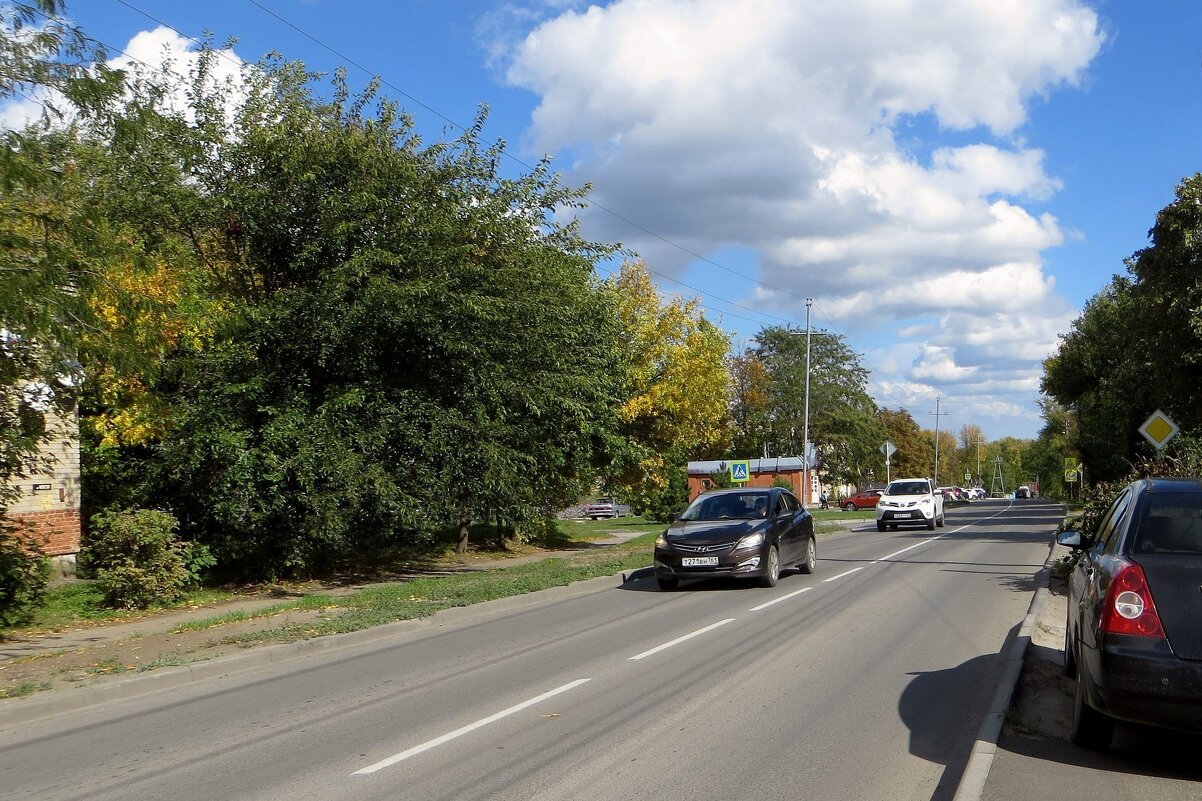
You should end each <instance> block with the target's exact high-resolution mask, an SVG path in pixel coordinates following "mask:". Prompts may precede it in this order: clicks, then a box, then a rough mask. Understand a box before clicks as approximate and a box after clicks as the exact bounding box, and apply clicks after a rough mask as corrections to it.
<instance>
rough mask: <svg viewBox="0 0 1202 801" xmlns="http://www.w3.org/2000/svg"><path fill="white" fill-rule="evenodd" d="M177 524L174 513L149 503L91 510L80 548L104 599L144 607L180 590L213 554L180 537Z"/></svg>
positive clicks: (120, 605) (125, 606)
mask: <svg viewBox="0 0 1202 801" xmlns="http://www.w3.org/2000/svg"><path fill="white" fill-rule="evenodd" d="M178 527H179V523H178V522H177V521H176V519H175V516H174V515H172V514H170V513H168V512H161V511H154V510H150V509H134V510H124V511H117V510H113V511H108V512H101V513H100V514H97V515H93V517H92V520H91V530H90V532H89V537H88V541H87V543H86V545H85V546H84V551H85V554H86V559H87V563H88V564H89V565H90V566H91V568H92V569H93V571H94V572H95V576H96V584H97V586H98V587H99V588H100V591H101V592H102V593H103V594H104V599H105V603H107V604H109V605H110V606H114V607H118V608H123V609H145V608H146V607H148V606H153V605H154V604H159V603H169V602H171V601H176V600H178V599H179V598H180V597H181V596H182V595H183V593H184V590H185V589H186V588H187V587H188V585H189V584H191V583H193V581H194V580H195V578H196V576H197V573H198V572H199V571H200V570H202V569H203V567H204V563H205V557H206V555H207V558H208V559H209V560H211V559H212V555H211V554H208V549H207V548H204V546H196V545H191V544H188V543H183V542H180V541H179V540H178V539H177V538H176V530H177V529H178ZM199 549H203V550H199ZM189 560H190V561H189ZM210 564H211V562H210Z"/></svg>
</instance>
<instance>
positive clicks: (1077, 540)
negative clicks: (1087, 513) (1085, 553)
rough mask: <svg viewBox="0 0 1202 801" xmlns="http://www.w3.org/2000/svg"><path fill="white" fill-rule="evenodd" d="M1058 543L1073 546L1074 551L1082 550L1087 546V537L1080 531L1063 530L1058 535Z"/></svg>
mask: <svg viewBox="0 0 1202 801" xmlns="http://www.w3.org/2000/svg"><path fill="white" fill-rule="evenodd" d="M1056 544H1058V545H1063V546H1065V547H1066V548H1072V549H1073V550H1074V551H1082V550H1085V548H1086V547H1087V544H1086V541H1085V538H1084V537H1082V536H1081V532H1080V531H1071V530H1070V531H1061V532H1060V533H1059V534H1057V535H1056Z"/></svg>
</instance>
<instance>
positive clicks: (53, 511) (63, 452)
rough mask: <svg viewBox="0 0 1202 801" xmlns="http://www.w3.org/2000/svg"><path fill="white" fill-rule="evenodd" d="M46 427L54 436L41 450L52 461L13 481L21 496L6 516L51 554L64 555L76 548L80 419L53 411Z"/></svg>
mask: <svg viewBox="0 0 1202 801" xmlns="http://www.w3.org/2000/svg"><path fill="white" fill-rule="evenodd" d="M46 427H47V430H48V431H51V432H53V434H54V438H53V440H52V441H51V442H49V443H48V444H46V445H45V446H44V447H43V452H44V453H45V454H46V455H48V456H50V457H51V459H52V464H51V465H50V466H49V467H48V468H47V470H46V472H41V473H33V474H31V475H29V476H27V477H25V478H21V479H18V480H17V481H16V482H14V483H15V484H16V487H17V489H18V490H19V491H20V496H19V497H18V498H17V500H16V501H14V502H13V503H12V504H10V505H9V507H8V517H9V518H10V519H12V520H15V521H17V522H20V523H24V524H25V525H26V526H27V529H28V532H29V536H30V537H31V539H33V541H34V542H38V543H42V544H43V547H44V548H45V551H46V553H47V554H49V555H50V556H67V555H70V554H74V553H77V552H78V551H79V537H80V516H79V419H78V418H77V417H76V416H75V415H74V414H70V415H65V416H58V415H56V414H53V413H52V414H50V415H48V416H47V420H46Z"/></svg>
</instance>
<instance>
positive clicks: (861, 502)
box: [840, 489, 881, 512]
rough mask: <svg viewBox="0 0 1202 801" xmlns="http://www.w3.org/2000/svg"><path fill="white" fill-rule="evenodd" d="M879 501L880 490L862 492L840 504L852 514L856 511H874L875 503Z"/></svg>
mask: <svg viewBox="0 0 1202 801" xmlns="http://www.w3.org/2000/svg"><path fill="white" fill-rule="evenodd" d="M880 499H881V490H879V489H874V490H864V491H863V492H861V493H858V494H856V495H852V496H851V497H850V498H844V499H843V502H842V503H841V504H840V506H842V507H843V508H844V509H846V510H847V511H849V512H854V511H855V510H857V509H875V508H876V502H877V501H879V500H880Z"/></svg>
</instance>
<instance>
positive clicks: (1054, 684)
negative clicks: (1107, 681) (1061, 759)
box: [1005, 579, 1073, 740]
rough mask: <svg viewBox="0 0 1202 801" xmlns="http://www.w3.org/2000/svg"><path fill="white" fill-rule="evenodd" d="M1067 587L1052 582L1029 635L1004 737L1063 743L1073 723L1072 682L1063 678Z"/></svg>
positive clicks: (1055, 580)
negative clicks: (1052, 740)
mask: <svg viewBox="0 0 1202 801" xmlns="http://www.w3.org/2000/svg"><path fill="white" fill-rule="evenodd" d="M1067 591H1068V585H1067V584H1066V582H1065V581H1064V580H1063V579H1052V580H1051V582H1050V584H1049V586H1048V595H1047V600H1046V602H1045V603H1044V607H1043V611H1042V613H1041V614H1040V616H1039V620H1038V621H1036V624H1035V628H1034V630H1033V631H1032V632H1031V645H1030V647H1029V648H1028V649H1027V655H1026V658H1025V659H1024V660H1023V670H1022V675H1021V676H1019V679H1018V685H1017V686H1016V687H1015V690H1014V697H1013V698H1012V699H1011V702H1010V711H1009V713H1008V714H1007V715H1006V729H1005V733H1006V734H1008V735H1017V736H1021V737H1042V738H1048V739H1058V740H1067V739H1068V735H1069V731H1070V730H1071V727H1072V720H1073V680H1072V679H1070V678H1068V677H1067V676H1065V675H1064V668H1063V666H1064V624H1065V612H1066V609H1067V606H1068V600H1067V595H1066V593H1067Z"/></svg>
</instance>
